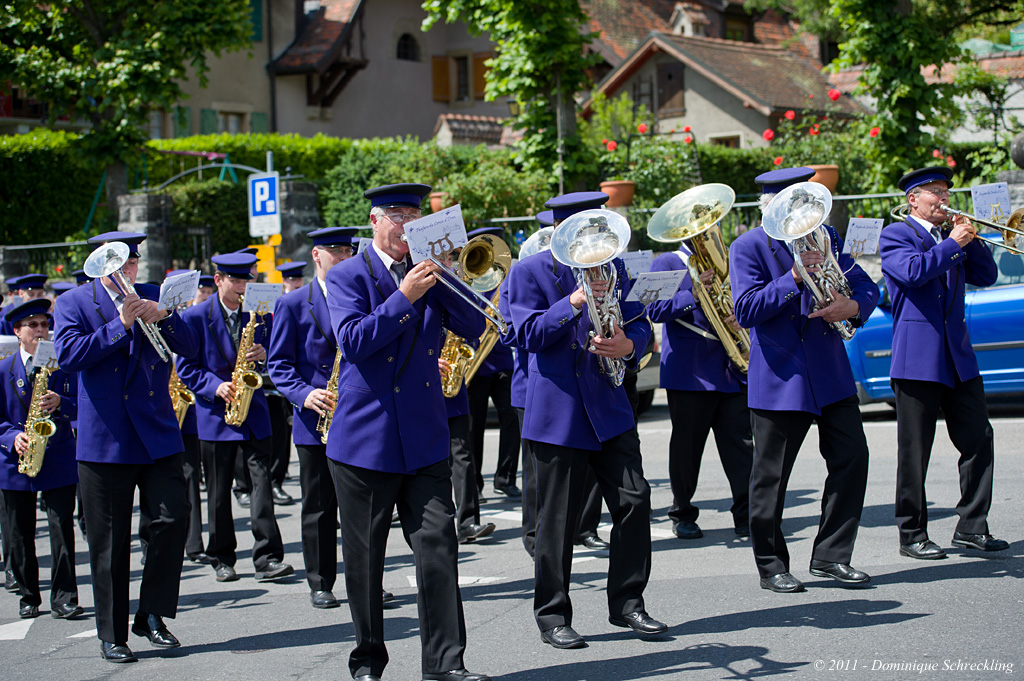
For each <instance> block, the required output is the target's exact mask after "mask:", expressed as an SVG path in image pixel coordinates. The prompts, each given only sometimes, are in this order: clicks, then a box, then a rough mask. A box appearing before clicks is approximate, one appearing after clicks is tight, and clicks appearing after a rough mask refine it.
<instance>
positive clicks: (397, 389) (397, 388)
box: [395, 385, 402, 393]
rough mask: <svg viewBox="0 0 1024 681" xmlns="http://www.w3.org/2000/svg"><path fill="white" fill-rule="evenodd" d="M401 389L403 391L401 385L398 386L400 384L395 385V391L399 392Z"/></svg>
mask: <svg viewBox="0 0 1024 681" xmlns="http://www.w3.org/2000/svg"><path fill="white" fill-rule="evenodd" d="M401 391H402V389H401V388H399V387H398V386H397V385H396V386H395V392H396V393H397V392H401Z"/></svg>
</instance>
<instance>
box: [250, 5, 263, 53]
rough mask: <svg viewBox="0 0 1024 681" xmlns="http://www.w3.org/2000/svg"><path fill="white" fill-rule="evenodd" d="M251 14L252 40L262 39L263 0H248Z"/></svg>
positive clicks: (256, 41) (255, 41) (258, 40)
mask: <svg viewBox="0 0 1024 681" xmlns="http://www.w3.org/2000/svg"><path fill="white" fill-rule="evenodd" d="M249 8H250V9H251V16H252V41H253V42H254V43H258V42H260V41H261V40H263V0H249Z"/></svg>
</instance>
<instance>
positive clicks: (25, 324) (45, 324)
mask: <svg viewBox="0 0 1024 681" xmlns="http://www.w3.org/2000/svg"><path fill="white" fill-rule="evenodd" d="M18 326H21V327H28V328H30V329H38V328H39V327H40V326H41V327H43V328H44V329H48V328H50V322H49V321H48V320H46V319H44V320H43V321H41V322H36V321H33V322H22V323H21V324H19V325H18Z"/></svg>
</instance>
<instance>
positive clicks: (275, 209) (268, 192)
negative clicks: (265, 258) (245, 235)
mask: <svg viewBox="0 0 1024 681" xmlns="http://www.w3.org/2000/svg"><path fill="white" fill-rule="evenodd" d="M279 187H280V181H279V175H278V173H277V172H272V173H254V174H252V175H250V176H249V236H255V237H262V236H271V235H273V234H280V233H281V205H280V201H279V196H280V194H279V191H278V190H279Z"/></svg>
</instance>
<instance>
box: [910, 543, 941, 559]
mask: <svg viewBox="0 0 1024 681" xmlns="http://www.w3.org/2000/svg"><path fill="white" fill-rule="evenodd" d="M900 555H901V556H906V557H907V558H917V559H918V560H941V559H943V558H945V557H946V552H945V551H943V550H942V548H941V547H940V546H939V545H938V544H936V543H935V542H933V541H932V540H931V539H925V540H924V541H918V542H914V543H913V544H900Z"/></svg>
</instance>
